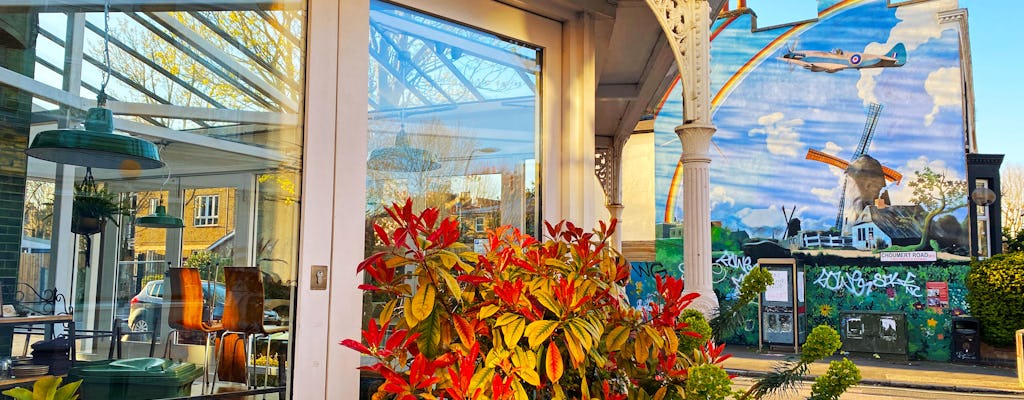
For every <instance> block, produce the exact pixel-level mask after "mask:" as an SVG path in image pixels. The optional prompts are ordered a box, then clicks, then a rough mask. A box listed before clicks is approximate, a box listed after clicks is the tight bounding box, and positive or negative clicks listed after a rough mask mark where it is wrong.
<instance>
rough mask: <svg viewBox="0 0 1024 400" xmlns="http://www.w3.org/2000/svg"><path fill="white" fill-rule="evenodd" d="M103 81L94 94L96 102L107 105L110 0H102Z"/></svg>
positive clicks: (102, 105)
mask: <svg viewBox="0 0 1024 400" xmlns="http://www.w3.org/2000/svg"><path fill="white" fill-rule="evenodd" d="M103 66H104V67H105V68H104V69H103V81H102V83H101V84H100V92H99V94H97V95H96V104H97V105H99V106H100V107H104V106H106V105H107V83H109V82H110V0H106V1H104V2H103Z"/></svg>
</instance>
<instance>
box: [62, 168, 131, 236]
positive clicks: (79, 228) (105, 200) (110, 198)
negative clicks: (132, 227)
mask: <svg viewBox="0 0 1024 400" xmlns="http://www.w3.org/2000/svg"><path fill="white" fill-rule="evenodd" d="M131 211H132V207H131V204H129V203H128V202H127V200H121V199H119V198H118V195H117V194H116V193H111V192H108V191H107V190H106V189H105V188H102V187H100V186H99V185H97V184H96V182H95V181H93V180H92V176H91V175H88V176H86V178H85V180H84V181H83V182H82V183H81V184H77V185H75V200H74V205H73V206H72V207H71V232H73V233H77V234H79V235H92V234H94V233H99V232H100V231H102V230H103V227H104V226H105V225H106V222H107V220H112V221H113V222H114V225H117V219H116V218H115V217H116V216H118V215H125V216H131Z"/></svg>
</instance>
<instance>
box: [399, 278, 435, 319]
mask: <svg viewBox="0 0 1024 400" xmlns="http://www.w3.org/2000/svg"><path fill="white" fill-rule="evenodd" d="M436 296H437V289H435V288H434V285H429V284H428V285H423V286H421V287H420V290H419V291H417V292H416V294H415V295H413V296H412V301H410V302H409V304H408V305H407V306H406V307H405V316H406V320H407V321H408V322H409V327H413V326H416V324H418V323H419V322H420V321H422V320H424V319H426V318H427V317H429V316H430V313H432V312H433V311H434V298H435V297H436Z"/></svg>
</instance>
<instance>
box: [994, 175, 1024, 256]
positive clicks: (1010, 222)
mask: <svg viewBox="0 0 1024 400" xmlns="http://www.w3.org/2000/svg"><path fill="white" fill-rule="evenodd" d="M999 175H1000V178H1001V179H1000V183H999V186H1000V193H999V201H1000V204H1001V205H1002V207H1003V229H1004V230H1006V231H1009V232H1010V233H1011V234H1012V236H1010V238H1013V237H1016V236H1017V234H1018V232H1020V230H1021V229H1024V215H1021V214H1024V166H1022V165H1020V164H1010V165H1008V166H1007V167H1006V168H1003V169H1002V171H1001V172H1000V174H999ZM1018 239H1021V238H1018Z"/></svg>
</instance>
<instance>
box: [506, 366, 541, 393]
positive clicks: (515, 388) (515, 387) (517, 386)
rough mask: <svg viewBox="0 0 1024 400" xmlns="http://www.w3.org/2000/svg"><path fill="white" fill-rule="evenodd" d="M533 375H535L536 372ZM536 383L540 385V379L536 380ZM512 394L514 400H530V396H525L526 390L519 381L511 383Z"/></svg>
mask: <svg viewBox="0 0 1024 400" xmlns="http://www.w3.org/2000/svg"><path fill="white" fill-rule="evenodd" d="M534 373H535V374H536V372H534ZM520 376H521V375H520ZM537 383H540V377H538V378H537ZM512 393H515V396H513V397H512V398H513V399H515V400H530V396H529V395H527V394H526V389H525V388H523V384H522V383H519V381H516V380H513V381H512Z"/></svg>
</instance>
